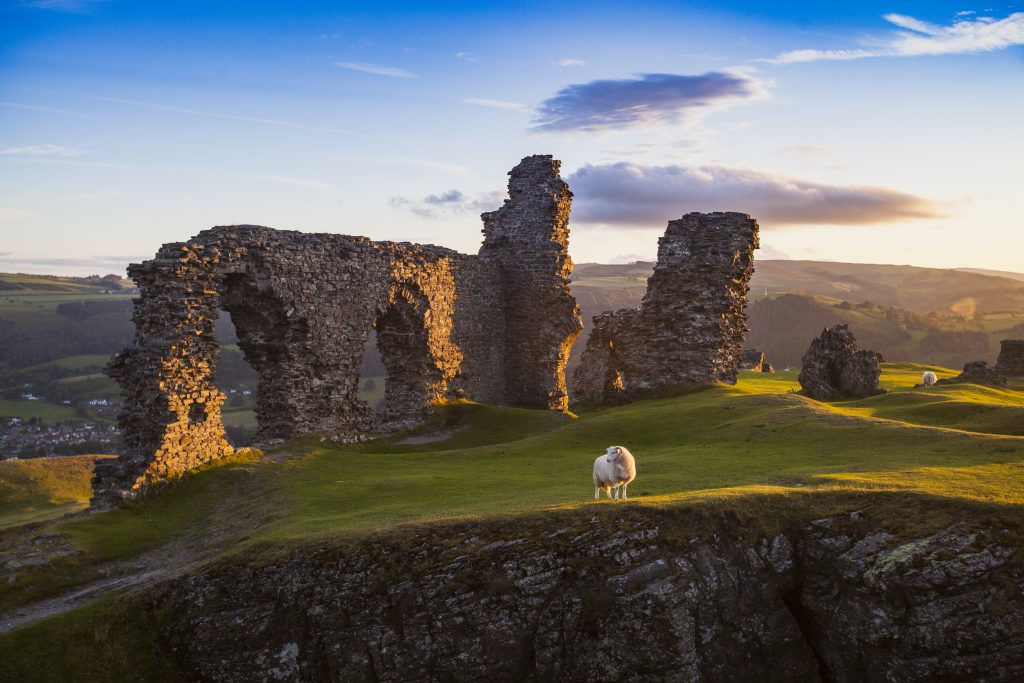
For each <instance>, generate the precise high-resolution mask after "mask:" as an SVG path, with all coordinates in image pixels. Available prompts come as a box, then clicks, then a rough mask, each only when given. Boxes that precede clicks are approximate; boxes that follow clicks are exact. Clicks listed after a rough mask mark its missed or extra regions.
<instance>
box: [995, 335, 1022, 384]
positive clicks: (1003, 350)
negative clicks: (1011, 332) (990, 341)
mask: <svg viewBox="0 0 1024 683" xmlns="http://www.w3.org/2000/svg"><path fill="white" fill-rule="evenodd" d="M995 371H996V372H999V373H1002V374H1004V375H1007V376H1010V377H1021V376H1024V339H1004V340H1002V341H1001V342H999V358H998V359H997V360H996V367H995Z"/></svg>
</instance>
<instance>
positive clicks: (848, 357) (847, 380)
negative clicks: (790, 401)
mask: <svg viewBox="0 0 1024 683" xmlns="http://www.w3.org/2000/svg"><path fill="white" fill-rule="evenodd" d="M880 375H881V370H880V369H879V367H878V354H876V353H875V352H874V351H867V350H864V349H859V348H858V347H857V340H856V339H855V338H854V336H853V333H852V332H850V328H849V326H848V325H846V324H842V325H833V326H832V327H828V328H826V329H824V330H822V332H821V335H819V336H818V337H816V338H815V339H814V341H812V342H811V345H810V347H809V348H808V349H807V352H806V353H805V354H804V357H803V360H802V362H801V368H800V375H799V376H798V377H797V380H798V381H799V382H800V386H801V387H802V388H803V392H804V393H805V394H806V395H808V396H810V397H811V398H814V399H817V400H819V401H830V400H832V399H836V398H843V397H849V398H862V397H865V396H874V395H875V394H880V393H882V389H881V388H879V386H878V378H879V376H880Z"/></svg>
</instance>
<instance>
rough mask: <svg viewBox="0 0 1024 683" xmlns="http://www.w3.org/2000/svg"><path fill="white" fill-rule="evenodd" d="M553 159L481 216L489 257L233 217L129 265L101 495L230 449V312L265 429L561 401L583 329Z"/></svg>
mask: <svg viewBox="0 0 1024 683" xmlns="http://www.w3.org/2000/svg"><path fill="white" fill-rule="evenodd" d="M558 169H559V162H558V161H555V160H554V159H552V158H551V157H550V156H533V157H527V158H526V159H524V160H523V161H522V163H520V164H519V166H517V167H516V168H515V169H513V171H512V172H511V173H510V175H511V181H510V183H509V192H510V197H511V198H510V199H509V200H507V201H506V203H505V205H504V206H503V207H502V208H501V209H499V210H498V211H495V212H491V213H488V214H484V216H483V218H484V223H485V230H484V232H485V241H484V245H483V247H482V248H481V250H480V254H479V256H469V255H464V254H459V253H457V252H455V251H452V250H450V249H445V248H442V247H435V246H423V245H415V244H408V243H393V242H374V241H371V240H369V239H367V238H365V237H351V236H344V235H333V234H304V233H299V232H293V231H279V230H273V229H271V228H265V227H260V226H228V227H217V228H212V229H210V230H206V231H204V232H202V233H200V234H199V235H197V236H196V237H195V238H193V239H192V240H190V241H189V242H186V243H172V244H167V245H164V246H163V247H162V248H161V249H160V251H159V252H158V253H157V255H156V258H154V259H153V260H151V261H146V262H145V263H141V264H133V265H132V266H131V267H130V268H129V275H130V276H131V277H132V279H134V280H135V281H136V283H137V284H138V286H139V290H140V296H139V298H138V299H137V300H136V302H135V312H134V315H133V319H134V321H135V325H136V339H135V342H134V344H133V345H132V346H131V347H130V348H128V349H126V350H125V351H123V352H122V353H121V354H120V355H118V357H117V358H116V359H115V360H114V362H113V363H112V365H111V374H112V376H113V377H114V378H115V379H116V380H117V381H118V383H119V384H120V386H121V389H122V391H123V393H124V399H125V400H124V405H125V408H124V411H123V413H122V415H121V416H120V425H121V429H122V432H123V434H124V439H125V453H124V455H123V456H121V457H119V458H117V459H116V460H106V461H100V462H99V463H98V464H97V468H96V474H95V477H94V481H93V490H94V498H93V501H92V503H93V506H94V507H99V508H103V507H109V506H111V505H112V504H114V503H115V502H116V501H117V500H119V499H121V498H123V497H131V496H134V495H136V494H137V493H139V492H142V491H144V490H146V489H147V488H148V487H149V486H151V485H152V484H155V483H158V482H161V481H164V480H167V479H171V478H174V477H176V476H179V475H180V474H182V473H184V472H187V471H189V470H192V469H195V468H197V467H200V466H202V465H204V464H206V463H209V462H212V461H214V460H216V459H218V458H221V457H223V456H225V455H227V454H230V453H231V452H232V447H231V446H230V445H229V444H228V443H227V441H226V440H225V439H224V427H223V423H222V420H221V414H220V406H221V404H222V403H223V402H224V399H225V396H224V394H223V393H222V392H220V391H219V390H218V389H217V387H216V386H215V385H214V382H213V376H214V370H215V368H216V364H217V359H218V356H219V352H220V346H219V342H218V341H217V339H216V336H215V334H214V323H215V321H216V319H217V316H218V313H219V311H220V310H221V309H224V310H227V311H228V312H229V313H230V314H231V318H232V321H233V322H234V324H235V328H236V330H237V333H238V338H239V346H240V348H241V349H242V351H243V353H244V354H245V357H246V360H248V362H249V363H250V364H251V365H252V366H253V368H254V369H255V370H256V371H257V372H258V373H259V390H258V399H257V406H256V415H257V420H258V423H259V432H258V433H259V438H260V439H261V440H275V439H292V438H295V437H299V436H303V435H306V434H311V433H327V434H331V435H333V436H335V437H340V438H357V437H358V436H359V435H361V434H365V433H368V432H373V431H375V430H378V429H381V428H382V427H384V428H387V427H396V426H402V425H407V424H409V423H412V422H415V421H416V420H418V419H419V418H421V417H422V415H423V414H424V412H425V411H426V410H427V408H428V407H429V406H431V405H434V404H437V403H440V402H442V401H444V400H446V399H448V398H453V397H456V396H459V397H461V396H467V397H469V398H472V399H474V400H478V401H483V402H488V403H497V404H514V405H527V406H539V407H545V408H553V409H562V410H564V409H565V408H566V407H567V400H566V394H565V362H566V359H567V356H568V351H569V348H570V347H571V344H572V341H573V340H574V339H575V338H576V335H578V334H579V331H580V329H581V327H582V324H581V320H580V315H579V311H578V309H577V308H576V303H575V300H574V299H573V297H572V295H571V294H570V293H569V289H568V276H569V274H570V273H571V270H572V264H571V262H570V261H569V258H568V255H567V251H566V249H567V243H568V215H569V206H570V203H571V197H572V194H571V193H570V192H569V190H568V187H567V186H566V184H565V183H564V182H562V180H561V179H560V178H559V176H558ZM538 312H541V313H540V314H538ZM372 329H376V331H377V338H378V347H379V350H380V352H381V356H382V360H383V363H384V366H385V368H386V369H387V381H386V387H385V388H386V397H385V402H384V406H383V410H382V411H381V413H380V414H378V413H376V412H375V411H373V410H372V409H371V408H370V407H369V406H368V405H366V404H365V403H364V402H362V401H360V400H359V397H358V384H359V368H360V363H361V360H362V356H363V350H364V348H365V345H366V342H367V338H368V335H369V332H370V330H372Z"/></svg>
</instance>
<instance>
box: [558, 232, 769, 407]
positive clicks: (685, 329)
mask: <svg viewBox="0 0 1024 683" xmlns="http://www.w3.org/2000/svg"><path fill="white" fill-rule="evenodd" d="M758 246H759V241H758V226H757V221H755V220H753V219H752V218H751V217H750V216H748V215H747V214H745V213H733V212H725V213H720V212H716V213H688V214H686V215H685V216H683V217H682V218H680V219H678V220H674V221H669V224H668V229H667V230H666V231H665V234H664V235H663V236H662V237H661V239H659V240H658V262H657V265H655V266H654V274H653V275H651V277H650V279H648V281H647V293H646V294H645V295H644V298H643V301H642V302H641V304H640V307H639V308H626V309H621V310H618V311H615V312H611V313H604V314H602V315H597V316H594V328H593V331H592V332H591V333H590V337H589V338H588V339H587V346H586V348H585V349H584V352H583V357H582V358H581V359H580V364H579V366H578V367H577V368H576V372H575V373H574V375H573V399H574V400H575V401H580V402H601V403H607V402H617V401H623V400H631V399H633V398H635V397H637V396H639V395H642V394H648V393H651V392H660V391H671V390H673V389H680V388H686V387H688V386H692V385H695V384H705V383H708V382H715V381H720V382H726V383H728V384H735V383H736V372H737V369H738V367H739V363H740V356H741V354H742V352H743V338H744V335H745V334H746V332H747V313H746V303H747V291H748V289H749V283H750V276H751V275H752V274H753V272H754V250H755V249H757V248H758Z"/></svg>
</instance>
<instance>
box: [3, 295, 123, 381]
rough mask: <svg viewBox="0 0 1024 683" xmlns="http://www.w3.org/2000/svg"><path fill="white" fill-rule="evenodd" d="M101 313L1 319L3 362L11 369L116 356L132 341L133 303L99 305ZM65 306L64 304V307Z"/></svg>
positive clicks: (76, 310) (88, 311)
mask: <svg viewBox="0 0 1024 683" xmlns="http://www.w3.org/2000/svg"><path fill="white" fill-rule="evenodd" d="M94 303H96V304H105V305H104V306H101V307H100V308H98V309H92V308H88V309H86V308H85V307H82V308H80V309H79V308H77V307H72V308H69V309H66V310H68V311H72V310H73V311H74V313H73V315H74V316H80V317H72V316H69V315H67V314H58V315H50V316H42V315H41V316H27V315H23V316H19V317H7V318H2V319H0V362H4V363H6V364H7V365H8V366H10V367H12V368H24V367H28V366H31V365H39V364H40V363H49V362H50V361H54V360H58V359H60V358H66V357H68V356H77V355H81V354H108V355H109V354H113V353H116V352H117V351H120V350H121V349H123V348H124V347H125V346H127V345H128V343H129V342H130V341H131V339H132V336H133V335H134V326H133V325H132V320H131V305H132V302H131V301H103V302H100V301H97V302H94ZM64 305H65V304H61V306H64Z"/></svg>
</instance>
